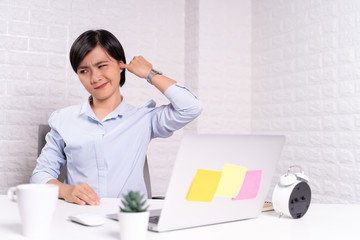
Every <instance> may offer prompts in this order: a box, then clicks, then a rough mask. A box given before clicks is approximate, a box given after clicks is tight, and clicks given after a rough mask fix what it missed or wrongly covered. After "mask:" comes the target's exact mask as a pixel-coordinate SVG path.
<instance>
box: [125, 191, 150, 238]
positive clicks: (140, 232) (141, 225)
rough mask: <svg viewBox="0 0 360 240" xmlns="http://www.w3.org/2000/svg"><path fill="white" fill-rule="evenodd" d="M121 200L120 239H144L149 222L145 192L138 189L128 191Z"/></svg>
mask: <svg viewBox="0 0 360 240" xmlns="http://www.w3.org/2000/svg"><path fill="white" fill-rule="evenodd" d="M123 197H124V199H122V200H121V203H122V206H120V212H119V222H120V236H121V240H135V239H136V240H142V239H146V234H147V227H148V222H149V212H148V211H147V209H148V208H149V205H147V206H145V205H146V202H147V201H146V199H144V197H145V194H143V195H141V194H140V192H138V191H130V192H129V193H128V194H127V195H123Z"/></svg>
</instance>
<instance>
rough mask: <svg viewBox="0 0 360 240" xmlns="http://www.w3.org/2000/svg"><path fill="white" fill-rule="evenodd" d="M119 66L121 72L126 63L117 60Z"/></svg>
mask: <svg viewBox="0 0 360 240" xmlns="http://www.w3.org/2000/svg"><path fill="white" fill-rule="evenodd" d="M118 65H119V68H120V70H121V72H122V71H123V70H124V69H125V68H126V64H125V63H124V62H123V61H121V60H120V61H118Z"/></svg>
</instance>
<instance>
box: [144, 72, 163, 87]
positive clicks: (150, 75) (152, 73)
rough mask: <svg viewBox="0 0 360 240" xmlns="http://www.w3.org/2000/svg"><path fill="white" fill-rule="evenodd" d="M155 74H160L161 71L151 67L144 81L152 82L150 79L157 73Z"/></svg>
mask: <svg viewBox="0 0 360 240" xmlns="http://www.w3.org/2000/svg"><path fill="white" fill-rule="evenodd" d="M157 74H160V75H162V73H161V72H159V71H157V70H155V69H151V71H150V73H149V75H148V76H147V78H146V81H148V83H150V84H152V79H153V77H154V76H155V75H157Z"/></svg>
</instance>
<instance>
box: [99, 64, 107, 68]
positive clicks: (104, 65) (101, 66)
mask: <svg viewBox="0 0 360 240" xmlns="http://www.w3.org/2000/svg"><path fill="white" fill-rule="evenodd" d="M106 66H107V65H106V64H103V65H99V68H103V67H106Z"/></svg>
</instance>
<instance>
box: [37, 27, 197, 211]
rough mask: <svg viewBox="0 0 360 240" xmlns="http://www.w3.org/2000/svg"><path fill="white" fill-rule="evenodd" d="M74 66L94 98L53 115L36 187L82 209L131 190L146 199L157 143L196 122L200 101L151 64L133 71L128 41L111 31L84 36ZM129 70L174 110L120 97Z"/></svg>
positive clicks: (75, 48) (73, 53) (140, 61)
mask: <svg viewBox="0 0 360 240" xmlns="http://www.w3.org/2000/svg"><path fill="white" fill-rule="evenodd" d="M70 62H71V65H72V68H73V69H74V71H75V72H76V74H77V75H78V77H79V79H80V82H81V83H82V84H83V86H84V87H85V89H86V90H87V91H88V92H89V93H90V97H89V99H88V101H86V102H85V103H83V104H82V105H77V106H70V107H67V108H64V109H60V110H58V111H55V112H54V113H53V114H52V115H51V116H50V118H49V125H50V127H51V131H50V132H49V133H48V134H47V136H46V142H47V143H46V145H45V147H44V148H43V150H42V152H41V154H40V156H39V158H38V160H37V165H36V168H35V170H34V172H33V175H32V177H31V182H32V183H50V184H57V185H58V186H59V189H60V190H59V198H62V199H65V200H66V201H68V202H73V203H77V204H80V205H85V204H89V205H98V204H100V198H101V197H121V196H122V194H123V193H127V192H128V191H129V190H138V191H141V192H144V193H146V188H145V183H144V179H143V166H144V161H145V155H146V151H147V148H148V144H149V142H150V140H151V139H153V138H157V137H163V138H164V137H169V136H171V135H172V133H173V132H174V131H175V130H178V129H180V128H182V127H183V126H185V125H186V124H187V123H189V122H190V121H192V120H193V119H195V118H196V117H197V116H198V115H199V114H200V113H201V110H202V107H201V103H200V101H199V100H198V99H197V97H196V96H195V95H194V94H193V93H192V92H191V91H189V90H188V89H187V88H185V87H182V86H180V85H178V84H177V83H176V81H174V80H172V79H170V78H168V77H166V76H164V75H162V74H161V73H160V72H158V71H156V70H154V69H152V65H151V63H149V62H148V61H146V60H145V59H144V58H143V57H141V56H138V57H134V58H133V59H132V60H131V62H130V63H129V64H126V59H125V54H124V51H123V48H122V46H121V44H120V42H119V41H118V40H117V39H116V37H115V36H114V35H113V34H111V33H110V32H108V31H106V30H95V31H94V30H89V31H86V32H84V33H83V34H81V35H80V36H79V37H78V38H77V39H76V40H75V42H74V43H73V45H72V47H71V50H70ZM125 69H127V70H128V71H129V72H131V73H133V74H135V75H136V76H138V77H140V78H144V79H146V80H147V81H148V82H149V83H150V84H152V85H153V86H154V87H156V88H157V89H159V90H160V91H161V92H162V93H163V94H164V95H165V96H166V97H167V98H168V99H169V101H170V104H169V105H166V106H160V107H155V102H154V101H150V102H149V103H147V104H146V105H145V106H144V107H142V108H135V107H133V106H131V105H129V104H127V103H126V102H125V100H124V98H123V97H122V96H121V94H120V87H121V86H123V84H124V83H125ZM119 85H120V87H119ZM65 164H67V177H66V180H65V181H64V183H61V182H59V181H58V180H57V178H58V175H59V173H60V168H61V167H63V166H65Z"/></svg>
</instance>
